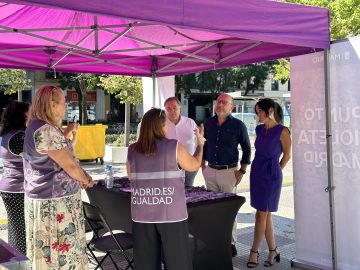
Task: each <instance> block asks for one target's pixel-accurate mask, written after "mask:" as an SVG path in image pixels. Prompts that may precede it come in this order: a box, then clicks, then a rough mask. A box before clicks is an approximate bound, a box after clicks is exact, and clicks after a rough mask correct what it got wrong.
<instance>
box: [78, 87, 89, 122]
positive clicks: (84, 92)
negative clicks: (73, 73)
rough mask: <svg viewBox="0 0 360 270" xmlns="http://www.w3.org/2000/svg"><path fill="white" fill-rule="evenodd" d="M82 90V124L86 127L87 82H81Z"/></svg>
mask: <svg viewBox="0 0 360 270" xmlns="http://www.w3.org/2000/svg"><path fill="white" fill-rule="evenodd" d="M80 89H81V111H82V119H81V120H82V121H81V124H82V125H86V124H87V119H88V115H87V102H86V81H84V80H80ZM79 108H80V107H79Z"/></svg>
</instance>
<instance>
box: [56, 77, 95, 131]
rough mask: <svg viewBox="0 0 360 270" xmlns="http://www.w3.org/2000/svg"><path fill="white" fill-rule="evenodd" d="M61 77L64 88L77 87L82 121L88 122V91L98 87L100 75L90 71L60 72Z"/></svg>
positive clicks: (83, 122) (61, 84) (82, 122)
mask: <svg viewBox="0 0 360 270" xmlns="http://www.w3.org/2000/svg"><path fill="white" fill-rule="evenodd" d="M59 79H60V86H61V88H62V89H75V91H76V93H77V94H78V100H79V108H80V109H79V118H80V123H81V124H85V123H87V120H88V115H87V101H86V95H87V94H86V93H87V91H89V90H94V89H95V88H96V86H97V84H98V83H99V75H97V74H90V73H60V75H59Z"/></svg>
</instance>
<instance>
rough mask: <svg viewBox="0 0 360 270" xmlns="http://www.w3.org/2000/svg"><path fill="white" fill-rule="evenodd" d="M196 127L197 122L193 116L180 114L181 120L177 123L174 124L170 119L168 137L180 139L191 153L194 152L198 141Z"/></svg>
mask: <svg viewBox="0 0 360 270" xmlns="http://www.w3.org/2000/svg"><path fill="white" fill-rule="evenodd" d="M195 129H197V126H196V123H195V121H194V120H192V119H191V118H188V117H185V116H182V115H180V121H179V123H177V125H174V124H173V123H172V122H171V121H169V120H168V132H167V136H166V137H167V138H168V139H176V140H178V141H179V142H180V143H181V144H182V145H183V146H184V147H185V148H186V150H188V151H189V153H190V154H191V155H193V154H194V152H195V149H196V146H197V143H196V135H195V131H194V130H195Z"/></svg>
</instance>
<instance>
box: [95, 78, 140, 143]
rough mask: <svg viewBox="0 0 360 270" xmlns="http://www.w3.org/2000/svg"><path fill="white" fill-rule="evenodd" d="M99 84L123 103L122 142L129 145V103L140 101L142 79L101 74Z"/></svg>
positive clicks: (138, 102)
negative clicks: (123, 124) (123, 133)
mask: <svg viewBox="0 0 360 270" xmlns="http://www.w3.org/2000/svg"><path fill="white" fill-rule="evenodd" d="M98 85H99V86H101V87H102V88H104V90H105V91H106V92H107V93H109V94H115V98H117V99H119V101H120V103H123V104H125V138H124V144H125V145H126V146H128V145H129V134H130V104H140V103H141V102H142V81H141V78H139V77H132V76H117V75H103V76H101V77H100V83H98Z"/></svg>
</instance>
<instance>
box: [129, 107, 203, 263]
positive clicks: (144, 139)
mask: <svg viewBox="0 0 360 270" xmlns="http://www.w3.org/2000/svg"><path fill="white" fill-rule="evenodd" d="M141 123H142V124H141V129H140V137H139V139H138V141H137V142H136V143H134V144H132V145H131V146H130V147H129V150H128V160H127V163H126V168H127V173H128V176H129V179H130V181H131V216H132V220H133V234H134V266H135V269H136V270H160V269H161V257H163V262H164V265H165V268H166V269H172V270H191V269H192V263H191V257H190V254H189V246H188V235H189V233H188V223H187V218H188V215H187V208H186V201H185V186H184V181H185V172H184V170H186V171H196V170H198V169H199V167H200V165H201V160H202V152H203V145H204V141H205V139H204V137H203V135H202V134H203V129H202V128H200V130H195V131H194V132H195V133H196V137H197V141H198V143H197V148H196V150H195V153H194V154H193V155H190V154H189V153H188V152H187V150H186V149H185V147H184V146H183V145H181V144H180V143H178V141H177V140H173V139H167V138H166V133H167V128H168V126H167V124H168V122H167V120H166V114H165V111H164V110H160V109H156V108H153V109H151V110H149V111H148V112H146V113H145V115H144V118H143V119H142V122H141ZM144 191H146V192H145V193H144ZM144 247H146V248H144Z"/></svg>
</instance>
